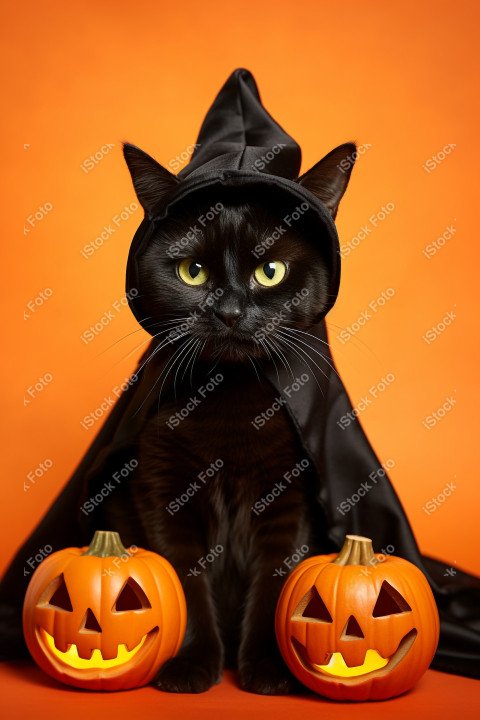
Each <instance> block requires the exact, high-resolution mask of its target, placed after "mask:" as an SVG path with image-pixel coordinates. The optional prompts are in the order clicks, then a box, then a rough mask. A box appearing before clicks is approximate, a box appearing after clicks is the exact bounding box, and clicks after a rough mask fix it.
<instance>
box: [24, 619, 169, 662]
mask: <svg viewBox="0 0 480 720" xmlns="http://www.w3.org/2000/svg"><path fill="white" fill-rule="evenodd" d="M38 631H40V632H39V633H38ZM157 632H158V627H155V628H153V630H150V632H148V633H147V634H146V635H144V636H143V637H142V639H141V640H140V642H139V643H138V645H135V647H134V648H133V649H132V650H128V649H127V646H126V645H124V644H119V645H118V647H117V655H116V656H115V657H114V658H108V659H105V658H104V657H103V655H102V651H101V650H100V649H99V648H95V649H94V650H93V652H92V654H91V656H90V658H82V657H80V655H79V654H78V648H77V646H76V645H75V643H69V644H68V648H67V650H66V651H65V652H63V651H62V650H59V649H58V648H57V647H56V646H55V640H54V638H53V636H52V635H50V633H48V632H47V631H46V630H45V628H37V633H38V634H39V635H40V637H41V639H42V641H43V644H44V645H45V647H46V648H48V651H49V653H51V654H53V655H54V657H55V658H56V659H58V660H60V661H61V662H63V663H65V665H68V666H69V667H73V668H76V669H78V670H104V669H106V668H112V667H118V666H119V665H124V664H125V663H127V662H129V661H130V660H131V659H132V658H133V657H134V655H136V654H137V653H138V652H139V651H140V650H141V649H142V647H143V648H145V647H147V646H148V645H150V641H151V640H152V638H153V636H154V635H156V634H157Z"/></svg>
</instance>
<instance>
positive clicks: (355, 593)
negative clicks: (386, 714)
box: [275, 535, 439, 700]
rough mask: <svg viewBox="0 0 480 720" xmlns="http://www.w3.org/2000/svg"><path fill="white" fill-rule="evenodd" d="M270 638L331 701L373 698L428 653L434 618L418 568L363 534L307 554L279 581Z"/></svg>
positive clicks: (419, 666)
mask: <svg viewBox="0 0 480 720" xmlns="http://www.w3.org/2000/svg"><path fill="white" fill-rule="evenodd" d="M275 624H276V633H277V640H278V644H279V647H280V650H281V652H282V655H283V657H284V659H285V662H286V663H287V665H288V666H289V668H290V670H291V671H292V673H293V674H294V675H295V676H296V677H297V678H298V679H299V680H300V681H301V682H302V683H303V684H304V685H306V686H307V687H309V688H310V689H311V690H314V691H315V692H317V693H319V694H320V695H325V696H326V697H329V698H333V699H336V700H380V699H385V698H389V697H393V696H395V695H399V694H400V693H403V692H405V691H406V690H408V689H410V688H411V687H412V686H413V685H414V684H415V683H416V682H417V680H418V679H419V678H420V677H421V676H422V675H423V673H424V672H425V670H426V669H427V668H428V666H429V664H430V662H431V660H432V658H433V655H434V653H435V650H436V647H437V643H438V635H439V618H438V611H437V607H436V605H435V600H434V597H433V594H432V591H431V589H430V586H429V585H428V582H427V580H426V578H425V576H424V575H423V573H422V572H421V571H420V570H419V569H418V568H417V567H415V565H412V563H410V562H408V561H406V560H404V559H402V558H399V557H394V556H393V555H375V554H374V553H373V549H372V542H371V540H369V539H368V538H363V537H359V536H356V535H347V537H346V540H345V545H344V546H343V548H342V550H341V551H340V553H339V554H338V555H336V554H333V555H319V556H316V557H311V558H309V559H307V560H305V561H304V562H302V563H300V565H298V566H297V568H295V570H294V571H293V573H292V574H291V575H290V576H289V578H288V579H287V581H286V583H285V585H284V587H283V589H282V592H281V595H280V598H279V601H278V606H277V613H276V620H275Z"/></svg>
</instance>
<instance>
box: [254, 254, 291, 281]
mask: <svg viewBox="0 0 480 720" xmlns="http://www.w3.org/2000/svg"><path fill="white" fill-rule="evenodd" d="M286 271H287V266H286V265H285V263H284V262H282V261H281V260H272V262H266V263H262V265H259V266H258V267H257V268H256V269H255V273H254V275H255V280H256V281H257V282H258V283H259V284H260V285H263V286H264V287H273V286H274V285H278V283H281V282H282V280H283V278H284V277H285V273H286Z"/></svg>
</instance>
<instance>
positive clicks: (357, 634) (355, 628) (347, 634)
mask: <svg viewBox="0 0 480 720" xmlns="http://www.w3.org/2000/svg"><path fill="white" fill-rule="evenodd" d="M364 637H365V635H364V634H363V632H362V628H361V627H360V625H359V624H358V621H357V619H356V618H354V617H353V615H350V617H349V618H348V620H347V623H346V625H345V627H344V629H343V633H342V640H351V639H353V638H364Z"/></svg>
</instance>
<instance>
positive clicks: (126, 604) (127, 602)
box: [113, 578, 152, 612]
mask: <svg viewBox="0 0 480 720" xmlns="http://www.w3.org/2000/svg"><path fill="white" fill-rule="evenodd" d="M151 607H152V606H151V605H150V602H149V599H148V598H147V596H146V595H145V593H144V591H143V590H142V588H141V587H140V585H139V584H138V583H137V582H135V580H133V578H129V579H128V580H127V582H126V583H125V585H124V586H123V588H122V589H121V590H120V594H119V596H118V597H117V600H116V602H115V605H114V606H113V611H114V612H126V611H127V610H148V608H151Z"/></svg>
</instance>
